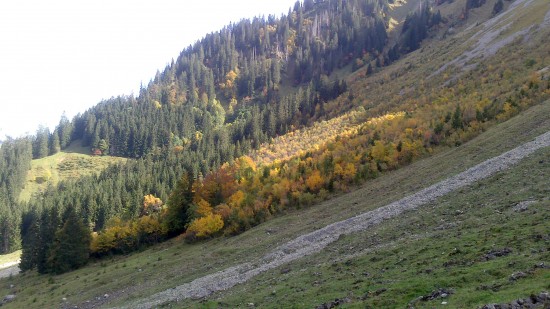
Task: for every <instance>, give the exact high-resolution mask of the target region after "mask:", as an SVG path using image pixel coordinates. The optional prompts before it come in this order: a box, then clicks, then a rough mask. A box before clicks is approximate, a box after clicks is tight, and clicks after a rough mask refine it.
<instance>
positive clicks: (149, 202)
mask: <svg viewBox="0 0 550 309" xmlns="http://www.w3.org/2000/svg"><path fill="white" fill-rule="evenodd" d="M162 205H163V202H162V200H161V199H160V198H158V197H156V196H154V195H153V194H147V195H146V196H144V197H143V209H142V211H141V215H142V216H146V215H150V214H152V213H156V212H159V211H160V210H161V209H162Z"/></svg>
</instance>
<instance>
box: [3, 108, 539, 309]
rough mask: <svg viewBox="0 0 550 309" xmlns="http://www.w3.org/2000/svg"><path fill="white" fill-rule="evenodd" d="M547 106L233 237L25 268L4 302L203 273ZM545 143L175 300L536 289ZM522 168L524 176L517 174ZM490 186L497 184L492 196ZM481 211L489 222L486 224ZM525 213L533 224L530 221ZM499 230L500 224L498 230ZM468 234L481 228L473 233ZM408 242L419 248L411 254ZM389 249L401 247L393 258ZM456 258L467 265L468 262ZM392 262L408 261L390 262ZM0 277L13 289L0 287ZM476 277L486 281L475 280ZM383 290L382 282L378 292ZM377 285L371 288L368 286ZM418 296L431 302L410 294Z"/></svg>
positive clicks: (391, 299) (355, 207) (364, 201)
mask: <svg viewBox="0 0 550 309" xmlns="http://www.w3.org/2000/svg"><path fill="white" fill-rule="evenodd" d="M548 113H550V102H546V103H544V104H541V105H539V106H535V107H533V108H531V109H529V110H528V111H526V112H524V113H522V114H520V115H518V116H517V117H515V118H513V119H511V120H509V121H507V122H505V123H502V124H500V125H498V126H496V127H494V128H491V129H490V130H488V131H487V132H485V133H483V134H482V135H481V136H479V137H478V138H476V139H474V140H472V141H470V142H469V143H466V144H465V145H462V146H461V147H458V148H453V149H449V150H448V151H445V152H442V153H440V154H437V155H435V156H433V157H432V158H429V159H425V160H421V161H418V162H416V163H414V164H412V165H410V166H408V167H405V168H403V169H400V170H398V171H394V172H391V173H388V174H386V175H384V176H382V177H380V178H379V179H377V181H376V182H370V183H367V184H366V185H364V186H362V187H361V188H358V189H357V190H355V191H354V192H352V193H349V194H345V195H342V196H340V197H337V198H335V199H333V200H330V201H327V202H324V203H321V204H320V205H317V206H315V207H311V208H308V209H303V210H294V211H289V212H288V213H287V214H286V215H284V216H280V217H278V218H275V219H274V220H271V221H269V222H267V223H265V224H263V225H262V226H259V227H257V228H254V229H252V230H250V231H248V232H246V233H243V234H241V235H239V236H236V237H230V238H222V239H213V240H210V241H207V242H203V243H199V244H195V245H188V244H184V243H183V242H182V241H181V239H175V240H173V241H170V242H167V243H165V244H161V245H158V246H155V247H153V248H150V249H148V250H146V251H144V252H141V253H137V254H134V255H130V256H122V257H114V258H112V259H109V260H104V261H98V262H97V263H93V264H91V265H90V266H89V267H86V268H83V269H81V270H77V271H75V272H72V273H68V274H64V275H60V276H53V277H44V276H41V275H37V274H33V273H25V274H22V275H20V276H17V277H13V278H10V279H3V280H2V281H1V282H5V284H2V285H1V288H2V290H0V291H1V292H0V293H2V294H10V293H14V292H15V293H17V295H18V296H17V298H16V300H15V301H14V303H12V304H7V305H6V307H7V308H9V307H14V308H17V307H25V308H43V307H56V306H65V307H67V308H68V307H72V306H74V305H75V304H79V305H78V306H79V307H80V308H87V307H91V306H92V305H93V306H97V305H99V304H104V305H106V307H113V306H120V305H122V304H126V303H129V302H132V301H134V300H136V299H142V298H143V297H147V296H149V295H152V294H154V293H155V292H159V291H163V290H165V289H169V288H172V287H174V286H176V285H179V284H182V283H185V282H190V281H191V280H193V279H196V278H199V277H202V276H204V275H205V274H210V273H213V272H216V271H219V270H223V269H225V268H227V267H230V266H234V265H237V264H240V263H243V262H248V261H251V260H253V259H257V258H261V257H262V256H263V255H265V254H266V253H267V252H270V251H271V250H272V249H273V248H274V247H276V246H277V245H280V244H282V243H284V242H286V241H289V240H292V239H294V238H295V237H297V236H300V235H302V234H305V233H309V232H312V231H314V230H317V229H319V228H321V227H323V226H325V225H327V224H330V223H333V222H336V221H339V220H342V219H346V218H348V217H351V216H354V215H357V214H359V213H362V212H365V211H370V210H373V209H377V208H378V207H380V206H383V205H386V204H388V203H391V202H393V201H395V200H398V199H400V198H402V197H405V196H407V195H409V194H411V193H414V192H417V191H418V190H420V189H422V188H425V187H427V186H429V185H431V184H434V183H436V182H438V181H440V180H443V179H445V178H447V177H448V176H450V175H456V174H457V173H459V172H461V171H463V170H465V169H467V168H469V167H471V166H474V165H476V164H478V163H480V162H483V161H484V160H486V159H489V158H491V157H493V156H496V155H499V154H501V153H502V152H504V151H507V150H510V149H512V148H514V147H516V146H518V145H521V144H522V143H525V142H528V141H531V140H532V139H533V138H534V137H536V136H538V135H540V134H542V133H544V132H548V131H549V130H550V122H549V118H548V117H547V116H546V115H548ZM480 149H483V151H480ZM547 150H548V148H545V149H543V150H540V151H539V152H537V153H536V154H535V155H533V156H531V157H529V158H528V159H526V160H525V161H524V162H522V163H520V164H519V165H518V166H515V167H513V168H512V169H510V170H509V171H505V172H503V173H499V174H497V175H495V176H493V177H492V178H490V179H488V180H484V181H482V182H480V183H478V184H475V185H473V186H471V187H467V188H464V189H462V190H461V191H457V192H455V193H452V195H448V196H445V197H442V198H441V199H439V200H437V201H436V202H434V203H431V204H429V205H426V206H422V207H421V208H420V209H419V210H417V211H416V212H410V213H407V215H406V216H400V217H396V218H393V219H389V220H387V221H384V224H380V225H377V226H375V227H373V228H372V229H369V230H368V231H365V232H361V233H358V234H352V235H348V236H343V237H342V238H341V239H339V240H338V241H337V242H335V243H334V244H332V245H329V247H328V248H326V249H325V250H323V251H321V252H320V253H318V254H316V255H313V256H311V257H308V258H305V259H302V260H297V261H295V262H292V263H291V264H287V265H284V266H281V267H279V268H277V269H274V270H271V271H268V272H266V273H265V274H262V275H260V276H259V277H256V278H254V279H253V281H251V282H250V283H247V284H246V285H242V286H241V285H239V286H237V287H235V288H234V289H231V290H229V291H227V292H224V293H221V294H218V293H216V294H214V295H213V296H212V297H213V298H208V300H207V303H206V304H205V303H204V302H202V300H195V301H193V302H191V303H190V301H191V300H186V301H185V303H184V304H180V305H178V307H180V306H181V307H189V306H192V307H201V306H204V305H206V306H207V307H217V306H222V307H236V306H247V305H248V303H254V304H255V305H258V306H262V307H263V306H265V307H270V306H273V307H277V306H278V305H279V304H302V305H303V306H308V307H312V306H316V305H319V304H322V303H325V302H329V301H332V300H333V299H334V298H346V297H350V299H351V300H353V303H356V304H361V303H363V302H367V304H371V305H375V306H376V304H379V305H380V306H383V305H384V304H385V305H386V306H392V307H393V306H398V305H399V304H406V303H407V302H409V301H412V300H414V299H416V298H418V297H419V296H422V295H427V294H430V293H431V292H432V291H433V290H436V289H438V288H446V289H453V290H454V291H455V293H458V296H456V297H455V296H453V295H451V296H450V300H452V301H454V304H455V305H456V306H458V307H460V304H462V303H461V302H460V299H461V297H466V299H471V298H469V297H473V296H475V297H474V300H472V301H471V304H472V305H471V306H474V307H475V304H477V305H480V304H484V303H489V302H493V301H501V300H508V301H510V300H512V299H516V298H520V297H525V296H526V295H528V294H530V293H531V292H538V290H540V289H548V287H547V286H546V287H545V286H544V282H547V280H545V279H544V278H547V276H548V270H546V269H544V268H540V269H539V268H536V269H534V272H533V273H530V272H529V271H530V269H531V267H532V266H533V265H535V264H537V265H538V264H540V263H541V262H546V263H548V256H547V251H540V252H532V250H531V249H532V248H539V247H541V246H544V244H545V241H547V240H545V238H544V237H545V236H544V233H545V232H544V229H545V224H544V222H545V221H544V220H545V218H542V217H540V216H545V215H546V212H544V211H536V210H537V209H539V208H540V207H542V208H541V209H544V207H547V204H545V203H547V202H548V201H547V200H545V197H547V196H548V191H547V190H548V187H547V178H546V177H544V175H546V174H548V172H549V171H547V168H548V167H549V166H548V164H547V163H548V162H547V161H548V160H547V158H548V156H549V154H548V151H547ZM540 162H542V163H540ZM524 177H529V178H528V179H526V180H523V178H524ZM518 179H521V180H519V181H518ZM524 183H528V184H529V185H527V186H525V185H524ZM502 188H506V192H508V193H509V194H508V195H506V194H501V191H502ZM527 200H533V201H537V202H536V203H533V204H530V205H528V206H527V211H518V212H515V211H514V210H513V209H512V208H513V207H514V206H515V205H516V204H518V203H519V202H522V201H527ZM480 205H485V206H483V207H480ZM545 205H546V206H545ZM518 209H519V208H518ZM457 218H458V219H457ZM546 219H547V218H546ZM491 220H497V222H498V223H495V224H487V222H492V221H491ZM533 222H538V224H534V225H533V224H532V223H533ZM507 228H511V229H512V231H510V232H506V234H503V231H507ZM517 228H519V229H521V232H520V233H519V234H517V235H515V234H516V233H514V232H513V231H514V230H515V229H517ZM480 233H481V234H480ZM479 235H484V236H483V238H479ZM537 235H541V237H542V238H539V237H538V236H537ZM501 237H502V238H501ZM508 237H510V238H508ZM514 237H516V238H515V239H514ZM493 244H494V249H495V250H501V249H503V248H506V247H509V248H510V249H511V250H512V254H510V255H509V256H507V257H503V258H496V259H494V260H492V259H490V260H488V261H487V262H484V256H485V255H486V254H488V252H489V251H491V250H493ZM546 246H547V245H546ZM369 248H370V249H369ZM454 248H457V250H454ZM541 248H544V247H541ZM418 250H420V251H421V252H420V253H417V251H418ZM401 252H402V253H403V254H407V255H406V256H405V255H403V256H401V255H400V253H401ZM442 253H443V254H442ZM545 254H546V255H545ZM434 256H437V259H435V258H434ZM400 259H401V261H400ZM348 260H349V261H350V262H348ZM449 261H451V263H447V264H448V265H447V264H446V262H449ZM460 261H465V262H464V263H462V262H460ZM468 261H472V262H473V263H471V265H470V263H468ZM511 262H513V263H512V264H511V266H504V267H505V268H506V267H512V268H511V269H510V271H504V272H503V271H493V272H489V274H485V273H486V272H484V270H486V269H493V267H494V269H498V268H499V267H500V266H501V265H507V264H509V263H511ZM396 263H397V264H396ZM424 265H425V266H424ZM486 267H488V268H486ZM402 269H404V270H407V269H408V270H407V271H405V272H402V271H401V270H402ZM449 271H450V272H449ZM516 271H523V272H525V273H528V274H529V275H528V277H526V278H522V279H521V280H518V281H514V282H513V284H505V285H504V286H503V287H502V289H501V290H499V289H500V288H496V291H493V287H492V286H491V285H493V284H494V283H497V285H498V284H501V283H506V282H508V277H509V276H510V275H511V273H512V272H516ZM416 272H418V274H417V273H416ZM480 273H481V274H484V275H483V276H480ZM419 274H422V276H423V277H421V278H422V279H423V280H422V282H424V283H422V284H421V285H420V283H419V282H417V281H415V282H414V283H413V282H411V281H410V280H417V279H415V278H417V277H418V276H419ZM456 274H459V275H456ZM432 275H433V277H432ZM545 276H546V277H545ZM461 278H464V279H461ZM361 280H363V281H361ZM456 280H458V281H456ZM356 281H359V282H356ZM10 284H13V285H14V288H12V289H10V288H9V286H10ZM417 284H419V285H417ZM541 284H542V285H541ZM482 285H487V286H489V288H487V289H485V288H482V289H476V287H478V286H482ZM415 286H417V287H415ZM383 288H385V289H386V291H384V292H380V291H381V290H382V289H383ZM411 289H412V290H411ZM377 290H378V291H379V292H378V295H375V293H374V292H376V291H377ZM273 291H275V292H273ZM369 291H372V292H373V293H372V297H371V296H369V297H364V296H365V295H366V294H368V292H369ZM499 291H500V292H499ZM350 292H353V294H351V293H350ZM106 294H107V295H106ZM470 294H471V295H470ZM403 295H405V297H404V296H403ZM468 295H470V296H468ZM63 298H66V299H67V303H64V300H63ZM88 301H90V302H89V303H88ZM449 302H450V301H449ZM422 304H426V305H428V306H429V305H430V304H434V303H433V302H431V303H424V302H420V303H419V305H422ZM471 306H470V307H471Z"/></svg>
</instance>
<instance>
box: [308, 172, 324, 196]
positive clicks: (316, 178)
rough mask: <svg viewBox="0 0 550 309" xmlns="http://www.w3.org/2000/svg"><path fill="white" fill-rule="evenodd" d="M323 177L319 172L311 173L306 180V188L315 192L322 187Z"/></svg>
mask: <svg viewBox="0 0 550 309" xmlns="http://www.w3.org/2000/svg"><path fill="white" fill-rule="evenodd" d="M323 182H324V181H323V176H321V172H320V171H319V170H315V171H313V173H311V175H310V176H309V177H308V178H307V179H306V186H307V188H308V189H309V190H310V191H311V192H317V191H319V190H320V189H321V187H322V186H323Z"/></svg>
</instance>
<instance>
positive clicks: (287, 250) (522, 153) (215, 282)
mask: <svg viewBox="0 0 550 309" xmlns="http://www.w3.org/2000/svg"><path fill="white" fill-rule="evenodd" d="M548 146H550V131H548V132H546V133H544V134H542V135H540V136H538V137H537V138H536V139H535V140H534V141H532V142H528V143H525V144H523V145H521V146H519V147H517V148H514V149H512V150H510V151H508V152H505V153H503V154H502V155H500V156H497V157H494V158H491V159H489V160H487V161H484V162H482V163H480V164H478V165H476V166H474V167H472V168H470V169H468V170H466V171H464V172H462V173H460V174H458V175H456V176H452V177H449V178H447V179H445V180H443V181H441V182H438V183H436V184H434V185H432V186H430V187H428V188H425V189H423V190H421V191H419V192H417V193H415V194H412V195H409V196H407V197H405V198H403V199H400V200H398V201H396V202H393V203H391V204H388V205H386V206H383V207H380V208H378V209H375V210H372V211H369V212H365V213H363V214H360V215H357V216H355V217H351V218H349V219H346V220H343V221H339V222H336V223H333V224H330V225H328V226H326V227H324V228H321V229H319V230H316V231H314V232H311V233H308V234H305V235H302V236H299V237H297V238H295V239H294V240H291V241H289V242H287V243H285V244H283V245H281V246H279V247H277V248H275V249H274V250H272V251H271V252H269V253H268V254H266V255H265V256H263V257H262V258H260V259H258V260H255V261H251V262H250V263H243V264H239V265H237V266H234V267H230V268H227V269H225V270H223V271H219V272H216V273H213V274H210V275H206V276H204V277H201V278H198V279H196V280H194V281H192V282H189V283H185V284H182V285H179V286H177V287H175V288H173V289H169V290H166V291H162V292H159V293H157V294H154V295H152V296H150V297H148V298H146V299H141V300H138V301H135V302H134V303H131V304H129V305H127V307H124V308H151V307H155V306H158V305H161V304H163V303H165V302H174V301H178V300H182V299H186V298H202V297H205V296H208V295H210V294H212V293H214V292H216V291H223V290H227V289H229V288H231V287H233V286H235V285H237V284H240V283H244V282H246V281H248V280H249V279H250V278H252V277H254V276H256V275H258V274H260V273H262V272H265V271H268V270H270V269H273V268H276V267H278V266H281V265H283V264H286V263H289V262H291V261H294V260H297V259H299V258H302V257H304V256H307V255H311V254H314V253H317V252H319V251H321V250H323V248H325V247H326V246H327V245H329V244H330V243H332V242H334V241H336V240H337V239H338V238H339V237H340V236H341V235H346V234H351V233H354V232H358V231H362V230H365V229H367V228H369V227H371V226H374V225H376V224H379V223H381V222H382V221H384V220H386V219H389V218H393V217H396V216H398V215H400V214H402V213H403V212H404V211H408V210H413V209H415V208H417V207H419V206H421V205H424V204H427V203H429V202H432V201H434V200H435V199H437V198H439V197H441V196H443V195H445V194H447V193H450V192H452V191H455V190H457V189H459V188H462V187H465V186H468V185H470V184H472V183H474V182H476V181H479V180H481V179H484V178H487V177H489V176H492V175H494V174H496V173H498V172H499V171H502V170H505V169H507V168H509V167H511V166H512V165H514V164H516V163H518V162H519V161H520V160H522V159H523V158H525V157H526V156H528V155H530V154H532V153H533V152H535V151H536V150H538V149H541V148H544V147H548Z"/></svg>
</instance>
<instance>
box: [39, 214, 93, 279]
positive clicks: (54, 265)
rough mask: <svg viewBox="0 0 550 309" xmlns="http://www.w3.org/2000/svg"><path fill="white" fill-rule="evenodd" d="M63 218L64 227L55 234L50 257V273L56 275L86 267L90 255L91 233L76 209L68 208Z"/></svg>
mask: <svg viewBox="0 0 550 309" xmlns="http://www.w3.org/2000/svg"><path fill="white" fill-rule="evenodd" d="M63 217H64V219H65V220H64V223H63V227H62V228H61V229H59V230H58V231H57V232H56V233H55V242H54V245H53V247H52V250H51V252H50V254H49V257H48V265H49V267H50V271H51V272H53V273H56V274H61V273H64V272H67V271H70V270H74V269H77V268H79V267H82V266H84V265H86V263H87V262H88V258H89V254H90V251H89V250H90V242H91V236H90V231H89V229H88V228H87V227H86V225H85V224H84V222H82V219H80V218H79V216H78V215H77V213H76V211H75V209H74V207H72V206H70V207H68V208H67V210H66V211H65V214H64V215H63Z"/></svg>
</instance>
